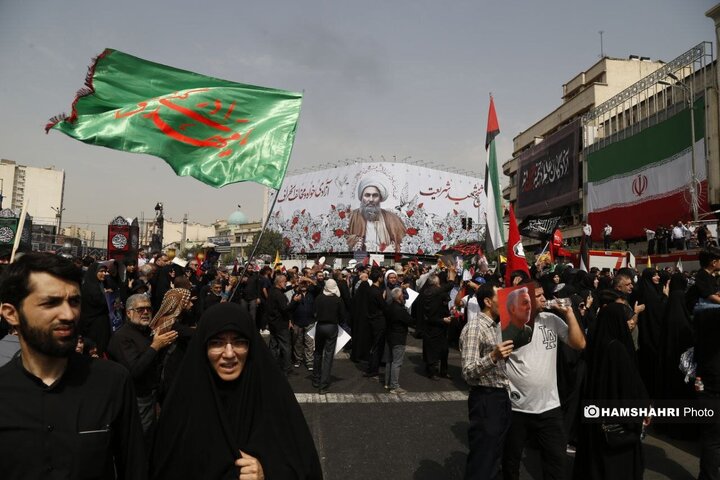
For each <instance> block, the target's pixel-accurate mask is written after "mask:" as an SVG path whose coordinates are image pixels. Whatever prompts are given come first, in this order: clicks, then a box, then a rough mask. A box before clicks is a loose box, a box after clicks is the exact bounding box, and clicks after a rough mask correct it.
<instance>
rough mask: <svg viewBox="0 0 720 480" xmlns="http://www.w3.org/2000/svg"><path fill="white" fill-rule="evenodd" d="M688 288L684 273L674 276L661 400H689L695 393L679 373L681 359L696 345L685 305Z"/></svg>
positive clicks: (663, 349) (665, 325)
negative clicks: (686, 351)
mask: <svg viewBox="0 0 720 480" xmlns="http://www.w3.org/2000/svg"><path fill="white" fill-rule="evenodd" d="M687 284H688V281H687V278H685V275H683V274H682V273H675V274H673V276H672V278H671V279H670V298H669V299H668V303H667V308H666V309H665V316H664V318H663V329H662V333H661V352H662V356H663V359H662V372H663V375H662V377H663V389H662V398H689V397H690V395H691V393H692V391H691V388H689V387H688V385H687V384H685V381H684V374H683V373H682V372H681V371H680V370H679V369H678V364H679V363H680V355H682V353H683V352H684V351H685V350H687V349H688V348H690V347H691V346H692V345H693V338H692V329H691V327H690V312H689V311H688V309H687V306H686V305H685V290H686V289H687Z"/></svg>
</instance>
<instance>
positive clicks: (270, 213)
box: [228, 189, 280, 302]
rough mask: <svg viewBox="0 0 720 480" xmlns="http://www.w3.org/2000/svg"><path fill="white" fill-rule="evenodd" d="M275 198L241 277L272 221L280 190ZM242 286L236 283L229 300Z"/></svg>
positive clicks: (276, 192)
mask: <svg viewBox="0 0 720 480" xmlns="http://www.w3.org/2000/svg"><path fill="white" fill-rule="evenodd" d="M273 191H274V192H275V198H274V199H273V202H272V205H270V210H268V214H267V218H265V222H264V224H263V228H262V230H260V235H258V238H257V241H256V242H255V246H253V249H252V252H250V255H249V256H248V261H247V262H245V265H243V268H242V271H241V272H240V275H239V277H241V278H242V276H243V275H245V270H247V265H248V264H249V263H250V260H251V259H252V258H254V257H255V252H256V251H257V247H258V245H260V240H261V239H262V237H263V234H264V233H265V230H267V226H268V224H269V223H270V217H271V216H272V212H273V210H275V203H277V199H278V197H279V195H278V193H280V190H279V189H278V190H275V189H273ZM239 286H240V282H239V281H238V282H237V283H236V284H235V288H234V289H233V292H232V293H231V294H230V296H229V297H228V302H230V301H232V299H233V297H234V296H235V292H237V289H238V287H239Z"/></svg>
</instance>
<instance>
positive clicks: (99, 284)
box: [0, 247, 720, 480]
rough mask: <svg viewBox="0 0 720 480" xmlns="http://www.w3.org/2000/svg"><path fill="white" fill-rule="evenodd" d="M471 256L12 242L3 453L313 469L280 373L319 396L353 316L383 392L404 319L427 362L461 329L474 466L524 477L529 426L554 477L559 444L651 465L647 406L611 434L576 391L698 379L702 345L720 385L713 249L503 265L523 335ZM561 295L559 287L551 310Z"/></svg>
mask: <svg viewBox="0 0 720 480" xmlns="http://www.w3.org/2000/svg"><path fill="white" fill-rule="evenodd" d="M475 260H476V262H475V264H474V265H473V267H472V269H470V270H469V271H467V270H466V271H465V272H464V274H462V273H463V272H459V270H460V269H459V266H456V265H457V264H456V263H455V262H449V261H447V260H446V261H445V262H443V259H440V260H439V261H437V262H436V263H422V262H418V261H415V260H410V261H408V262H406V263H404V264H402V265H401V264H397V265H395V268H389V267H382V266H369V265H366V264H362V263H359V264H358V263H357V262H355V261H351V262H350V264H349V265H348V266H347V267H345V268H341V269H330V268H327V267H326V266H325V265H322V264H315V265H312V266H308V267H305V268H300V267H294V268H289V269H286V268H284V267H282V265H276V266H275V268H271V267H270V266H265V267H263V268H260V269H259V270H258V271H256V269H255V268H252V266H250V268H246V269H244V270H239V269H238V268H237V266H235V268H229V269H218V268H214V267H213V266H210V268H206V269H203V268H202V267H201V266H200V265H199V264H198V262H197V261H196V260H190V262H188V263H187V265H186V266H184V267H181V266H180V265H179V264H177V263H175V262H171V261H170V259H169V258H168V257H167V255H165V254H158V255H156V256H155V257H154V258H153V259H151V260H147V259H145V258H144V255H141V257H140V259H139V261H138V262H137V263H135V262H134V261H131V262H127V264H125V263H124V262H121V261H110V262H98V261H95V260H94V259H84V260H82V261H79V260H76V261H75V262H71V261H69V260H67V259H63V258H62V257H58V256H52V255H46V254H36V253H33V254H27V255H24V256H22V257H21V258H20V260H18V261H16V262H15V263H13V264H11V265H9V266H7V267H6V270H5V272H4V276H3V280H2V283H0V299H1V300H2V302H3V303H2V307H1V309H0V313H2V318H3V329H4V331H5V333H6V332H7V331H13V332H14V333H16V334H17V335H18V337H19V339H20V345H21V350H20V352H19V354H18V355H17V356H16V357H15V358H14V359H13V360H12V361H11V362H10V363H8V364H7V365H5V366H4V367H2V368H0V386H1V387H2V388H0V400H2V404H3V405H4V406H6V408H4V409H2V410H0V448H4V449H5V451H7V452H10V455H9V456H8V457H6V458H5V460H3V461H2V462H0V463H2V466H3V472H6V474H7V477H6V478H37V477H39V476H41V475H45V474H47V473H49V472H61V474H65V475H67V476H68V477H70V478H80V477H82V475H87V476H89V477H93V476H96V477H98V478H116V477H117V478H133V479H137V478H146V477H147V476H149V478H158V479H160V478H242V479H246V478H247V479H253V478H258V479H260V478H266V477H267V478H273V479H274V478H307V479H314V478H321V477H322V472H321V469H320V464H319V460H318V456H317V452H316V451H315V447H314V443H313V440H312V438H311V436H310V433H309V430H308V427H307V424H306V423H305V419H304V417H303V414H302V412H301V410H300V408H299V406H298V404H297V401H296V400H295V397H294V395H293V392H292V390H291V388H290V386H289V383H288V381H287V378H286V377H287V375H289V374H291V373H292V372H294V371H297V369H301V368H304V369H306V370H307V371H308V372H310V375H309V377H310V378H311V382H312V385H313V387H314V388H316V389H317V391H318V393H319V394H321V395H322V394H325V393H326V392H327V391H329V390H330V389H331V381H330V380H331V378H332V376H331V372H332V367H333V359H334V357H335V352H336V347H337V341H338V338H339V337H340V336H341V334H342V333H344V332H347V333H349V334H351V335H352V341H351V342H350V343H349V344H347V345H345V347H344V348H345V349H346V350H347V352H348V354H349V356H350V358H351V360H352V361H354V362H356V364H357V365H358V369H359V370H360V371H361V372H362V375H364V376H366V377H368V378H371V379H378V381H380V382H381V383H382V384H383V385H384V386H385V388H386V389H387V391H388V392H389V393H390V394H393V395H405V394H406V393H407V392H406V390H405V389H403V388H402V387H401V378H400V371H401V366H402V364H403V361H404V357H405V349H406V344H407V339H408V335H410V334H412V335H414V336H415V337H417V338H419V339H421V340H422V356H423V361H424V364H425V373H426V375H427V376H428V378H429V379H431V380H433V381H442V380H443V379H447V378H450V371H449V369H448V354H449V349H450V348H451V347H452V346H455V345H457V346H458V347H459V349H460V351H461V355H462V375H463V378H464V379H465V380H466V382H467V383H468V385H469V386H470V394H469V398H468V408H469V418H470V427H469V432H468V435H469V446H470V451H469V455H468V460H467V474H466V478H472V479H475V478H500V475H502V478H505V479H516V478H519V471H520V464H521V459H522V454H523V450H524V448H525V446H526V445H527V443H528V441H530V440H531V439H532V440H534V442H535V443H536V444H537V445H538V447H539V448H540V450H541V454H542V455H541V459H542V471H543V476H544V478H546V479H551V478H565V472H566V470H567V468H568V456H567V455H568V454H569V453H571V454H576V458H575V462H574V478H598V479H600V478H603V479H607V478H613V480H618V479H622V478H629V479H630V478H631V479H637V478H642V474H643V471H644V460H643V449H642V444H641V437H642V434H643V432H644V429H645V428H646V427H647V425H648V424H649V422H650V420H649V419H645V420H644V421H639V422H637V423H630V424H626V425H620V426H619V428H621V429H622V431H623V433H624V434H626V436H628V437H629V438H630V439H631V441H630V442H625V443H623V444H622V445H620V446H618V445H610V444H609V443H608V440H607V433H606V432H605V431H604V430H603V425H601V424H595V423H585V422H583V421H581V410H582V405H583V402H584V401H586V400H588V399H633V400H643V399H644V400H646V401H647V402H648V403H650V402H652V401H653V400H654V399H690V398H694V396H695V395H696V392H694V390H693V388H692V386H691V385H688V384H687V383H686V382H685V378H684V377H685V375H684V374H683V373H682V372H681V371H680V370H679V369H678V363H679V359H680V355H681V354H683V352H685V351H686V350H687V349H688V348H690V347H693V346H694V347H695V360H696V362H697V376H698V377H701V378H702V381H703V382H704V391H703V393H702V395H704V396H710V397H712V396H717V395H720V365H716V363H717V361H718V360H717V359H718V358H720V347H718V346H717V342H716V341H715V340H714V339H715V338H716V337H715V336H714V329H716V328H717V327H716V326H715V325H716V324H718V322H717V321H713V320H716V318H715V315H717V314H719V313H720V309H718V310H716V309H715V305H720V288H718V282H717V277H716V274H717V272H718V271H720V251H718V250H717V249H714V248H712V247H710V248H709V249H706V250H703V251H702V252H701V253H700V265H701V269H700V270H699V271H698V272H697V274H695V275H690V274H688V273H683V272H672V271H669V270H667V269H666V270H656V269H653V268H646V269H644V270H642V272H640V274H639V277H638V272H637V271H636V270H634V269H633V268H624V269H621V270H618V271H615V272H612V271H610V270H609V269H602V270H600V269H595V268H594V269H591V270H590V271H589V272H588V271H584V270H579V269H576V268H573V266H572V265H564V264H554V263H550V262H542V261H539V262H538V263H537V264H536V265H534V266H532V267H531V268H530V270H529V271H530V273H529V274H528V273H526V272H525V271H522V270H518V271H515V272H511V273H510V275H509V278H510V282H509V283H510V284H512V285H520V286H521V287H522V288H521V289H520V290H516V292H518V294H516V295H515V296H513V297H512V298H511V299H510V300H509V302H510V303H511V304H512V305H509V310H512V311H513V312H514V310H515V307H516V306H517V308H518V309H519V310H523V311H525V310H527V312H526V313H527V314H528V315H530V314H531V313H530V312H532V316H533V321H532V325H533V327H532V329H531V331H530V332H527V335H526V336H527V338H526V339H525V341H523V343H522V344H520V343H513V341H512V340H506V341H502V335H501V332H500V331H499V305H498V288H501V287H504V286H505V281H504V275H503V273H504V272H503V271H502V268H498V269H496V270H491V269H490V268H489V267H488V264H487V262H484V261H483V260H482V258H480V259H479V260H478V259H477V258H476V259H475ZM525 297H527V298H525ZM556 298H567V299H569V302H568V303H562V302H555V303H554V304H553V307H552V308H548V303H547V300H549V299H556ZM523 302H524V303H523ZM525 304H527V305H525ZM693 318H694V322H693V321H692V319H693ZM521 330H522V328H521ZM343 331H344V332H343ZM521 333H524V332H521ZM263 337H265V338H263ZM92 357H96V358H101V359H106V360H107V361H92V359H91V358H92ZM121 366H122V367H124V368H122V367H121ZM383 368H384V370H383ZM96 394H97V397H95V396H94V395H96ZM89 395H93V396H92V402H91V403H92V407H89V406H88V401H87V399H88V398H91V397H89ZM103 402H105V403H103ZM33 405H34V407H33ZM41 405H43V406H42V407H41ZM103 405H104V407H103ZM28 406H30V408H27V407H28ZM35 407H37V408H35ZM37 412H42V418H37V417H36V415H37ZM67 412H70V413H69V414H68V413H67ZM40 427H42V428H40ZM657 428H662V425H657ZM40 430H42V432H43V433H42V437H43V440H42V442H38V441H37V439H36V436H37V435H39V433H38V432H39V431H40ZM690 430H691V429H690V427H687V428H685V429H684V430H682V431H681V430H678V429H674V430H673V433H677V432H681V433H683V432H684V433H686V434H689V435H692V434H693V432H692V431H690ZM701 433H702V438H703V442H702V444H703V450H702V457H701V465H700V467H701V471H702V472H704V473H703V474H704V475H706V476H705V477H703V478H717V475H718V470H719V469H720V447H718V445H720V443H718V440H720V429H718V428H717V427H716V426H715V425H713V424H710V425H707V426H704V427H703V429H702V431H701ZM191 437H198V438H202V442H200V443H199V444H197V443H192V444H191V443H189V442H187V441H186V439H187V438H191ZM23 447H29V448H24V449H23ZM21 450H22V451H21ZM13 452H16V453H17V455H15V454H14V453H13ZM79 452H82V454H81V455H80V453H79ZM8 459H11V460H8ZM501 472H502V473H501ZM4 475H5V473H4ZM188 475H189V476H188Z"/></svg>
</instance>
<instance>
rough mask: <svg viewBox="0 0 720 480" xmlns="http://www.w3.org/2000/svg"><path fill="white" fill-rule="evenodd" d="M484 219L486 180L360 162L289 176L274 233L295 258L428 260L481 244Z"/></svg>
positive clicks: (277, 209)
mask: <svg viewBox="0 0 720 480" xmlns="http://www.w3.org/2000/svg"><path fill="white" fill-rule="evenodd" d="M484 215H485V196H484V191H483V181H482V179H479V178H473V177H468V176H465V175H460V174H457V173H451V172H445V171H441V170H433V169H430V168H426V167H420V166H416V165H409V164H405V163H393V162H380V163H357V164H354V165H347V166H342V167H336V168H331V169H327V170H320V171H316V172H311V173H304V174H299V175H292V176H288V177H287V178H286V179H285V182H284V183H283V186H282V188H281V189H280V190H279V192H278V198H277V201H276V204H275V208H274V209H273V212H272V213H271V216H270V222H269V228H271V229H273V230H276V231H279V232H281V233H282V235H283V239H284V242H285V246H286V247H287V248H288V250H289V251H290V252H292V253H343V252H378V253H385V254H400V253H402V254H409V255H423V254H433V253H435V252H437V251H439V250H443V249H445V248H447V247H449V246H451V245H453V244H455V243H460V242H467V241H474V240H477V239H478V228H477V227H478V225H477V220H478V218H484ZM468 219H470V220H468Z"/></svg>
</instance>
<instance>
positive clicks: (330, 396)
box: [295, 391, 468, 403]
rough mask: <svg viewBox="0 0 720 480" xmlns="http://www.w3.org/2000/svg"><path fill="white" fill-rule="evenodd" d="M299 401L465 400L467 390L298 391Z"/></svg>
mask: <svg viewBox="0 0 720 480" xmlns="http://www.w3.org/2000/svg"><path fill="white" fill-rule="evenodd" d="M295 398H296V399H297V401H298V403H417V402H464V401H467V398H468V394H467V393H466V392H458V391H449V392H408V393H406V394H405V395H396V394H394V393H327V394H325V395H320V394H317V393H296V394H295Z"/></svg>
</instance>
